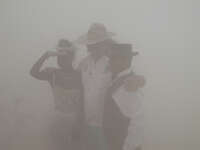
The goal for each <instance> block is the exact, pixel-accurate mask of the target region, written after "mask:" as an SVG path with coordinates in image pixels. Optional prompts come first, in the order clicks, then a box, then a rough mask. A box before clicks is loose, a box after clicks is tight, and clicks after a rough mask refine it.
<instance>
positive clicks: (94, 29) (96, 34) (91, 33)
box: [88, 23, 107, 40]
mask: <svg viewBox="0 0 200 150" xmlns="http://www.w3.org/2000/svg"><path fill="white" fill-rule="evenodd" d="M106 36H107V30H106V27H105V26H104V25H103V24H100V23H94V24H92V25H91V26H90V28H89V30H88V39H89V40H94V39H100V38H104V37H106Z"/></svg>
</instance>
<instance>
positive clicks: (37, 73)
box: [30, 52, 55, 80]
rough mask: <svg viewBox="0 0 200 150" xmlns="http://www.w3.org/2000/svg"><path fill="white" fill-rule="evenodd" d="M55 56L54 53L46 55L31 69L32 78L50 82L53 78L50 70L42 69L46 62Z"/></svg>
mask: <svg viewBox="0 0 200 150" xmlns="http://www.w3.org/2000/svg"><path fill="white" fill-rule="evenodd" d="M54 55H55V54H54V52H46V53H44V54H43V55H42V56H41V57H40V58H39V59H38V61H37V62H36V63H35V64H34V65H33V67H32V68H31V70H30V74H31V76H33V77H34V78H36V79H39V80H48V79H49V78H50V76H51V74H50V71H49V69H44V70H41V67H42V65H43V63H44V62H45V60H47V59H48V58H49V57H50V56H54Z"/></svg>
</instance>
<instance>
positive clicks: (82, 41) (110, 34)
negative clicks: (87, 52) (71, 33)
mask: <svg viewBox="0 0 200 150" xmlns="http://www.w3.org/2000/svg"><path fill="white" fill-rule="evenodd" d="M113 36H115V33H113V32H107V34H106V36H104V37H103V38H100V39H93V40H92V39H88V34H84V35H82V36H80V37H79V38H78V39H77V40H76V42H77V43H78V44H86V45H91V44H96V43H99V42H102V41H104V40H107V39H110V38H111V37H113Z"/></svg>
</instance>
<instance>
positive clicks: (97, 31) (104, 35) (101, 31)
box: [77, 23, 115, 45]
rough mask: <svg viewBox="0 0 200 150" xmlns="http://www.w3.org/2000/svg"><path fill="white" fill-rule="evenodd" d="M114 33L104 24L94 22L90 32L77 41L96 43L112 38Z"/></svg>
mask: <svg viewBox="0 0 200 150" xmlns="http://www.w3.org/2000/svg"><path fill="white" fill-rule="evenodd" d="M114 35H115V34H114V33H112V32H108V31H107V30H106V27H105V26H104V25H103V24H101V23H93V24H92V25H91V26H90V28H89V30H88V33H86V34H85V35H82V36H81V37H79V38H78V40H77V43H79V44H86V45H91V44H96V43H99V42H102V41H104V40H107V39H111V37H112V36H114Z"/></svg>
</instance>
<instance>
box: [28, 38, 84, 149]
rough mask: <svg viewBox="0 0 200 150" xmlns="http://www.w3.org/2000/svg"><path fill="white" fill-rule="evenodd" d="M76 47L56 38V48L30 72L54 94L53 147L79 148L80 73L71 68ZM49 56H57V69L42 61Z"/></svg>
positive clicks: (80, 116)
mask: <svg viewBox="0 0 200 150" xmlns="http://www.w3.org/2000/svg"><path fill="white" fill-rule="evenodd" d="M74 55H75V47H74V45H73V44H72V43H71V42H70V41H68V40H65V39H61V40H59V41H58V45H57V47H56V51H55V52H54V51H47V52H46V53H44V54H43V55H42V56H41V57H40V58H39V60H38V61H37V62H36V63H35V64H34V65H33V67H32V69H31V71H30V74H31V75H32V76H33V77H35V78H36V79H39V80H45V81H48V82H49V84H50V85H51V87H52V91H53V96H54V106H55V112H54V119H53V124H52V126H51V129H50V130H51V131H50V132H51V137H52V138H53V139H52V142H53V143H54V146H55V147H54V149H58V150H64V149H65V150H66V149H78V148H77V146H79V145H80V144H79V142H80V129H81V122H82V120H83V119H82V118H83V109H82V106H83V104H82V84H81V75H80V73H79V72H77V71H75V70H74V69H73V67H72V62H73V60H74ZM50 57H57V64H58V68H52V67H47V68H45V69H43V70H41V68H42V65H43V63H44V62H45V60H47V59H48V58H50Z"/></svg>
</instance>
